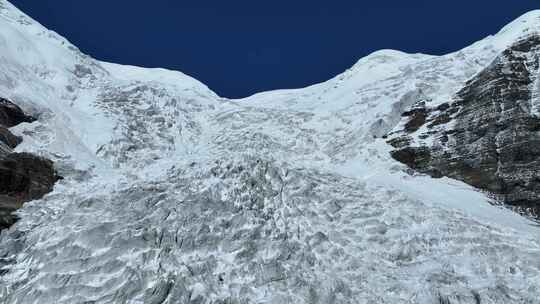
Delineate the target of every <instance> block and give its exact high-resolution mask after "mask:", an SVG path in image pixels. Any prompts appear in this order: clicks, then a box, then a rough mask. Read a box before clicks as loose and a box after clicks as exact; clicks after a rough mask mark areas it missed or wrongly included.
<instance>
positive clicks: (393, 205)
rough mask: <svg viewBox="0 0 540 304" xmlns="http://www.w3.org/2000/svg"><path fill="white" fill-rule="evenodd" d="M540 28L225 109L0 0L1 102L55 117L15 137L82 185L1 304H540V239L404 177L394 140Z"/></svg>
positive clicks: (13, 248) (480, 200)
mask: <svg viewBox="0 0 540 304" xmlns="http://www.w3.org/2000/svg"><path fill="white" fill-rule="evenodd" d="M539 18H540V11H534V12H531V13H529V14H526V15H524V16H522V17H521V18H519V19H518V20H516V21H515V22H513V23H512V24H510V25H508V26H507V27H505V28H504V29H503V30H502V31H501V32H499V33H498V34H496V35H494V36H491V37H488V38H486V39H484V40H482V41H480V42H477V43H476V44H474V45H472V46H470V47H468V48H466V49H463V50H461V51H459V52H456V53H452V54H449V55H446V56H441V57H437V56H429V55H422V54H405V53H401V52H397V51H391V50H384V51H379V52H376V53H373V54H371V55H369V56H367V57H365V58H363V59H361V60H360V61H359V62H358V63H357V64H356V65H354V66H353V67H352V68H351V69H349V70H347V71H346V72H345V73H343V74H341V75H338V76H336V77H335V78H333V79H331V80H329V81H327V82H325V83H321V84H317V85H314V86H311V87H308V88H303V89H297V90H281V91H273V92H265V93H260V94H256V95H254V96H251V97H249V98H246V99H242V100H227V99H224V98H220V97H219V96H217V95H216V94H215V93H213V92H212V91H211V90H210V89H208V88H207V87H206V86H205V85H203V84H201V83H200V82H198V81H196V80H194V79H192V78H190V77H189V76H186V75H184V74H182V73H180V72H173V71H167V70H163V69H142V68H137V67H130V66H120V65H116V64H111V63H104V62H99V61H96V60H94V59H92V58H90V57H88V56H86V55H84V54H82V53H81V52H80V51H79V50H78V49H77V48H76V47H74V46H72V45H71V44H70V43H69V42H68V41H66V40H65V39H63V38H62V37H60V36H58V35H57V34H55V33H53V32H50V31H48V30H47V29H45V28H43V27H42V26H41V25H39V24H38V23H37V22H35V21H33V20H31V19H30V18H29V17H27V16H25V15H24V14H23V13H21V12H20V11H19V10H17V8H15V7H14V6H12V5H11V4H10V3H8V2H7V1H5V0H0V96H2V97H6V98H9V99H11V100H12V101H14V102H15V103H17V104H19V105H20V106H21V107H23V108H24V109H25V110H26V111H28V112H30V113H32V114H34V115H36V116H39V121H38V122H35V123H32V124H23V125H20V126H17V127H16V128H15V130H14V132H15V133H17V134H19V135H21V136H23V137H24V143H23V144H22V145H21V146H19V147H18V149H19V150H23V151H30V152H35V153H39V154H41V155H44V156H46V157H49V158H51V159H53V160H54V161H55V162H56V164H57V167H58V169H59V171H60V173H61V174H62V175H63V176H65V177H66V178H65V180H64V181H62V182H60V183H59V184H58V185H57V186H56V188H55V191H54V192H53V193H51V194H49V195H47V196H46V197H45V198H43V199H42V200H39V201H34V202H31V203H28V204H26V205H25V206H24V208H23V209H21V210H20V216H21V220H20V221H19V222H18V223H17V224H16V225H15V226H14V227H12V228H11V229H10V230H9V231H3V232H2V234H1V235H0V302H2V303H535V301H537V299H538V296H540V289H539V287H538V286H540V262H539V261H540V241H539V234H540V228H538V227H537V226H535V225H534V224H533V223H532V222H530V221H528V220H527V219H525V218H522V217H520V216H518V215H516V214H514V213H512V212H510V211H508V210H505V209H501V208H497V207H495V206H492V205H490V204H489V201H488V198H487V197H486V196H484V195H483V194H482V193H480V192H478V191H476V190H475V189H473V188H471V187H469V186H467V185H465V184H463V183H460V182H457V181H453V180H450V179H440V180H435V179H431V178H428V177H426V176H421V175H409V174H406V173H405V170H404V167H403V166H402V165H400V164H398V163H396V162H395V161H393V160H392V159H391V158H390V157H389V153H388V152H389V150H390V147H389V146H388V145H387V144H386V143H385V141H384V140H383V139H381V137H382V136H383V135H385V134H387V133H388V132H390V131H391V130H392V129H394V128H396V127H397V126H398V125H399V124H400V120H401V119H400V116H401V114H402V113H403V111H405V110H406V109H407V108H408V107H410V106H411V105H412V104H413V103H414V102H416V101H418V100H419V99H426V100H430V102H431V103H433V104H438V103H443V102H445V101H447V100H448V99H449V98H451V97H452V95H453V94H454V93H455V92H456V91H457V90H459V88H460V87H461V86H462V85H463V84H464V83H465V81H466V80H467V79H469V78H470V77H472V76H474V75H475V74H476V73H478V72H479V71H480V70H481V69H482V68H484V67H485V66H486V65H488V64H489V63H490V62H491V61H492V60H493V59H494V58H495V57H496V56H497V55H498V54H499V53H500V52H502V51H503V50H504V49H505V48H506V47H508V46H509V45H510V44H512V42H513V41H515V40H516V39H519V38H520V37H522V36H523V35H527V34H529V33H531V32H537V31H539V29H540V20H539ZM437 301H438V302H437Z"/></svg>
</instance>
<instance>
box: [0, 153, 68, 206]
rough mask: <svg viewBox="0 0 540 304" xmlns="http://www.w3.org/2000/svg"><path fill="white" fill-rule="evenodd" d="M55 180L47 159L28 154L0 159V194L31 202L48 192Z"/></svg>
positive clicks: (50, 163)
mask: <svg viewBox="0 0 540 304" xmlns="http://www.w3.org/2000/svg"><path fill="white" fill-rule="evenodd" d="M57 180H58V177H57V175H56V173H55V170H54V167H53V162H52V161H50V160H48V159H45V158H42V157H38V156H35V155H33V154H29V153H12V154H9V155H7V156H5V157H4V158H2V159H0V194H4V195H9V196H12V197H17V198H19V199H21V200H23V201H25V200H33V199H37V198H40V197H42V196H43V195H45V194H46V193H48V192H50V191H51V190H52V187H53V185H54V183H55V182H56V181H57Z"/></svg>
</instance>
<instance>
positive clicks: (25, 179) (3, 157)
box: [0, 98, 59, 230]
mask: <svg viewBox="0 0 540 304" xmlns="http://www.w3.org/2000/svg"><path fill="white" fill-rule="evenodd" d="M34 120H35V119H34V118H33V117H31V116H28V115H26V114H25V113H24V112H23V110H22V109H21V108H19V107H18V106H17V105H15V104H14V103H12V102H11V101H9V100H7V99H3V98H0V230H1V229H4V228H9V227H10V226H11V225H13V224H14V223H15V222H16V220H17V217H16V215H14V214H13V212H14V211H16V210H17V209H19V208H21V206H22V204H23V203H24V202H27V201H31V200H35V199H39V198H41V197H43V196H44V195H45V194H47V193H49V192H51V191H52V189H53V186H54V184H55V182H56V181H57V180H58V178H59V177H58V176H57V174H56V172H55V169H54V166H53V163H52V161H50V160H48V159H45V158H42V157H39V156H36V155H33V154H30V153H13V150H12V149H14V148H15V147H16V146H17V145H18V144H20V143H21V142H22V138H21V137H19V136H16V135H14V134H13V133H11V131H9V129H8V128H9V127H13V126H16V125H18V124H20V123H22V122H32V121H34Z"/></svg>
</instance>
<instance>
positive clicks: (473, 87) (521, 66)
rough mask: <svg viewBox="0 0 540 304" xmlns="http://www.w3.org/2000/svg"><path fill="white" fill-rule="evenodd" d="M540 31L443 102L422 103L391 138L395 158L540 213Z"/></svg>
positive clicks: (520, 208)
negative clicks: (538, 76) (435, 105)
mask: <svg viewBox="0 0 540 304" xmlns="http://www.w3.org/2000/svg"><path fill="white" fill-rule="evenodd" d="M539 58H540V36H539V35H537V34H534V35H530V36H528V37H526V38H524V39H522V40H520V41H518V42H516V43H515V44H513V45H512V46H511V47H510V48H508V49H507V50H506V51H504V52H503V53H502V54H501V55H500V56H499V57H498V58H497V59H496V60H495V61H494V62H493V63H492V64H491V65H489V66H488V67H487V68H486V69H485V70H483V71H482V72H480V73H479V74H478V75H476V76H475V77H473V78H472V79H471V80H470V81H468V82H467V84H466V86H465V87H464V88H463V89H462V90H460V91H459V92H458V93H457V95H456V97H455V99H454V100H452V101H449V102H448V103H444V104H442V105H439V106H437V107H433V108H430V107H429V106H426V104H428V105H429V103H424V102H423V101H419V102H418V103H417V104H416V105H415V107H414V108H413V109H412V110H411V111H409V112H407V113H406V115H405V116H406V119H408V121H407V122H406V123H405V124H404V127H403V128H402V130H399V131H397V132H394V133H393V134H391V135H390V136H389V138H390V140H389V143H390V144H392V145H393V146H394V147H395V148H396V150H395V151H393V152H392V156H393V157H394V158H395V159H396V160H398V161H400V162H402V163H404V164H406V165H408V166H409V167H410V168H412V169H415V170H417V171H420V172H423V173H427V174H430V175H431V176H434V177H441V176H449V177H452V178H455V179H459V180H462V181H464V182H466V183H468V184H470V185H472V186H475V187H477V188H479V189H482V190H485V191H488V192H489V193H490V194H492V195H493V197H494V198H495V199H497V200H499V201H501V202H504V203H506V204H508V205H509V206H512V207H513V209H514V210H516V211H518V212H520V213H523V214H526V215H530V216H535V217H540V117H539V116H538V113H537V110H538V109H537V107H538V106H540V105H539V104H538V103H539V100H538V99H539V96H538V89H539V87H538V82H537V81H538V79H537V74H538V71H539V64H540V63H539Z"/></svg>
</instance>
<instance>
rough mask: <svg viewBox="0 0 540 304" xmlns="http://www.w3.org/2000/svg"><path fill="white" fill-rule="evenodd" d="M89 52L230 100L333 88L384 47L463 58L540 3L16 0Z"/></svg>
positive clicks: (523, 0)
mask: <svg viewBox="0 0 540 304" xmlns="http://www.w3.org/2000/svg"><path fill="white" fill-rule="evenodd" d="M10 1H11V2H12V3H13V4H15V5H16V6H18V7H19V8H20V9H22V10H23V11H24V12H25V13H27V14H29V15H30V16H31V17H33V18H34V19H36V20H38V21H39V22H41V23H42V24H44V25H45V26H46V27H48V28H49V29H52V30H54V31H56V32H58V33H60V34H61V35H63V36H64V37H66V38H67V39H69V40H70V41H71V42H72V43H74V44H75V45H77V46H78V47H79V48H80V49H81V50H83V51H84V52H85V53H87V54H90V55H91V56H93V57H95V58H97V59H100V60H105V61H110V62H116V63H122V64H132V65H138V66H145V67H163V68H169V69H174V70H179V71H182V72H184V73H186V74H188V75H191V76H193V77H195V78H197V79H198V80H200V81H202V82H204V83H205V84H206V85H208V86H209V87H210V88H211V89H213V90H214V91H216V92H217V93H218V94H220V95H221V96H225V97H243V96H247V95H251V94H253V93H256V92H260V91H266V90H270V89H281V88H296V87H303V86H307V85H310V84H314V83H318V82H321V81H325V80H327V79H329V78H331V77H333V76H335V75H336V74H339V73H341V72H343V71H344V70H345V69H347V68H349V67H351V66H352V65H353V64H354V63H355V62H356V61H357V60H358V59H359V58H361V57H363V56H365V55H367V54H369V53H371V52H373V51H376V50H379V49H383V48H391V49H398V50H401V51H405V52H413V53H415V52H422V53H429V54H443V53H448V52H451V51H455V50H458V49H460V48H462V47H464V46H467V45H469V44H471V43H472V42H474V41H476V40H479V39H481V38H483V37H485V36H487V35H489V34H492V33H495V32H497V31H498V30H499V29H500V28H501V27H502V26H504V25H505V24H507V23H508V22H510V21H512V20H513V19H515V18H517V17H518V16H520V15H521V14H523V13H525V12H527V11H529V10H532V9H536V8H540V1H538V0H511V1H507V0H492V1H488V0H467V1H465V0H452V1H450V0H446V1H437V0H429V1H427V0H408V1H404V0H392V1H391V0H376V1H361V0H357V1H339V0H335V1H329V0H288V1H281V0H273V1H270V0H268V1H264V0H262V1H257V0H249V1H248V0H246V1H242V0H239V1H234V0H228V1H227V0H216V1H205V0H191V1H184V0H176V1H175V0H146V1H142V0H91V1H90V0H88V1H73V0H54V1H53V0H47V1H42V0H40V1H36V0H10Z"/></svg>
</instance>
